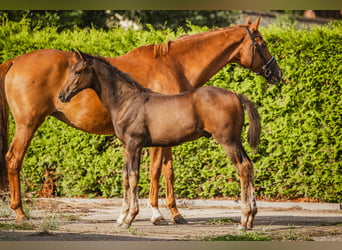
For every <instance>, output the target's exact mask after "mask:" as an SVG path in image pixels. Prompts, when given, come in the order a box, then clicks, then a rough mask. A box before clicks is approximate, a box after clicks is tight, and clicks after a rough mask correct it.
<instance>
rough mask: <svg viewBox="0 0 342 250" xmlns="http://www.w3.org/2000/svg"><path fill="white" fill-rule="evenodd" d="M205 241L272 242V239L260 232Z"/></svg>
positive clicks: (224, 236)
mask: <svg viewBox="0 0 342 250" xmlns="http://www.w3.org/2000/svg"><path fill="white" fill-rule="evenodd" d="M204 240H205V241H271V238H269V237H268V236H265V235H263V234H262V233H259V232H252V233H247V232H243V233H241V234H239V235H230V234H228V235H223V236H218V237H213V238H206V239H204Z"/></svg>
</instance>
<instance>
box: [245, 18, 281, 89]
mask: <svg viewBox="0 0 342 250" xmlns="http://www.w3.org/2000/svg"><path fill="white" fill-rule="evenodd" d="M259 22H260V16H259V17H258V19H257V20H256V21H255V22H254V23H251V19H250V17H248V18H247V20H246V24H245V25H241V27H243V28H244V29H245V30H246V36H245V38H244V39H243V41H242V43H241V46H240V48H241V49H240V53H239V56H240V63H241V65H243V66H244V67H246V68H249V69H250V70H252V71H253V72H255V73H257V74H258V75H261V76H263V77H265V78H266V80H267V82H268V83H273V84H275V83H279V82H280V81H281V79H282V71H281V69H280V68H279V66H278V64H277V62H276V60H275V58H274V57H273V56H272V55H271V53H270V52H269V51H268V49H267V45H266V42H265V40H264V39H263V37H262V35H261V33H260V32H259V31H258V27H259Z"/></svg>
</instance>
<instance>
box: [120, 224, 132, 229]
mask: <svg viewBox="0 0 342 250" xmlns="http://www.w3.org/2000/svg"><path fill="white" fill-rule="evenodd" d="M130 227H131V225H128V224H122V225H120V228H121V229H127V228H130Z"/></svg>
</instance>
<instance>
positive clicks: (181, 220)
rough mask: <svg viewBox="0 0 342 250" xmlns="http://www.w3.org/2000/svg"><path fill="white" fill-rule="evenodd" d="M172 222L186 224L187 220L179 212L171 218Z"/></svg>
mask: <svg viewBox="0 0 342 250" xmlns="http://www.w3.org/2000/svg"><path fill="white" fill-rule="evenodd" d="M171 222H172V223H173V224H188V221H187V220H186V219H184V217H183V216H182V215H180V214H177V215H175V216H173V217H172V218H171Z"/></svg>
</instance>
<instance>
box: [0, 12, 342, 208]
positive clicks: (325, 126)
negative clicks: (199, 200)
mask: <svg viewBox="0 0 342 250" xmlns="http://www.w3.org/2000/svg"><path fill="white" fill-rule="evenodd" d="M0 21H1V25H0V60H1V61H2V62H3V61H5V60H8V59H10V58H13V57H15V56H18V55H21V54H24V53H27V52H29V51H33V50H37V49H41V48H56V49H62V50H70V49H72V48H80V49H81V50H83V51H84V52H88V53H91V54H100V55H103V56H118V55H121V54H123V53H126V52H128V51H130V50H132V49H133V48H135V47H138V46H142V45H145V44H151V43H161V42H164V41H167V40H169V39H175V38H176V37H178V36H180V35H181V34H182V33H183V32H184V31H183V29H177V30H176V31H173V30H170V29H162V30H155V29H154V28H153V27H152V26H149V30H148V31H147V30H137V31H135V30H131V29H128V30H124V29H122V28H120V27H116V26H115V27H114V28H113V29H110V30H108V31H103V30H97V29H94V28H88V29H79V28H75V29H74V30H72V31H70V30H63V31H62V32H60V33H58V32H57V29H56V28H55V27H45V28H41V29H35V28H31V25H30V21H29V20H27V19H22V20H21V21H18V22H12V21H8V20H7V19H2V20H0ZM206 29H207V28H205V27H203V28H202V27H198V26H195V25H189V31H187V32H188V33H194V32H200V31H204V30H206ZM341 31H342V23H341V22H334V23H331V24H329V25H326V26H315V27H312V28H311V30H305V29H302V30H298V29H296V28H294V27H291V26H290V27H282V26H280V27H276V26H273V27H269V28H267V29H262V30H261V32H262V33H263V34H264V36H265V38H266V40H267V41H268V44H269V50H270V51H271V53H272V54H273V55H275V56H276V58H277V61H278V64H279V66H280V67H281V68H282V70H283V73H284V78H285V82H284V83H281V84H278V85H275V86H273V85H268V84H266V82H265V80H264V79H263V78H262V77H260V76H256V75H255V74H253V73H251V72H250V71H248V70H246V69H243V68H241V67H240V66H237V65H234V64H230V65H227V66H226V67H224V69H222V70H221V71H219V72H218V73H217V74H216V75H215V76H214V77H213V78H212V79H211V80H210V81H209V82H208V84H209V85H216V86H219V87H223V88H227V89H231V90H234V91H237V92H239V93H243V94H245V95H247V96H248V97H249V98H250V99H251V100H252V101H253V102H254V103H255V104H256V105H257V106H258V110H259V113H260V115H261V118H262V129H263V130H262V135H261V143H260V146H259V149H258V151H257V152H253V151H252V150H251V149H250V148H249V146H248V145H247V143H245V148H246V150H247V151H248V154H249V156H250V157H251V159H252V160H253V162H254V164H255V171H256V178H255V181H256V192H257V195H258V196H263V197H267V198H277V199H296V198H314V199H318V200H322V201H331V202H341V201H342V170H341V169H342V168H341V154H342V152H341V149H342V145H341V142H342V134H341V113H342V105H341V104H342V103H341V87H342V83H341V70H342V63H341V62H342V44H341V40H342V32H341ZM247 123H248V119H246V124H247ZM13 129H14V124H13V121H12V122H11V133H13ZM245 130H247V129H245ZM243 136H244V138H246V134H245V131H244V135H243ZM244 141H246V140H245V139H244ZM148 152H149V149H145V150H144V152H143V156H142V165H141V178H140V195H141V196H147V195H148V191H149V170H148V169H149V157H148V155H149V154H148ZM173 152H174V156H173V158H174V171H175V178H176V180H175V193H176V194H177V195H178V197H187V198H196V197H213V196H238V195H239V192H240V187H239V178H238V176H237V174H236V171H235V169H234V167H233V166H232V164H231V163H230V162H229V160H228V159H227V157H226V155H225V153H224V151H223V149H222V148H221V147H220V146H219V145H217V144H216V142H215V141H213V140H208V139H204V138H201V139H199V140H196V141H194V142H189V143H185V144H183V145H180V146H178V147H175V148H174V149H173ZM122 166H123V158H122V150H121V144H120V142H119V141H118V140H117V139H115V138H113V137H112V136H99V135H91V134H87V133H84V132H81V131H78V130H75V129H73V128H71V127H68V126H67V125H65V124H63V123H61V122H59V121H57V120H56V119H54V118H48V119H47V120H46V121H45V123H44V124H43V125H42V126H41V127H40V128H39V130H38V131H37V133H36V135H35V137H34V139H33V140H32V143H31V146H30V147H29V149H28V151H27V154H26V157H25V160H24V164H23V171H22V177H23V180H24V182H25V185H24V186H25V190H26V191H38V190H40V189H41V187H42V185H43V182H44V177H43V173H44V171H45V170H46V169H48V170H49V173H51V175H53V177H54V179H55V185H56V190H57V194H58V195H62V196H84V195H87V196H96V195H100V196H105V197H111V196H121V195H122V186H121V185H122V184H121V170H122ZM161 188H162V192H161V194H164V192H165V190H164V187H163V186H162V187H161Z"/></svg>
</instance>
